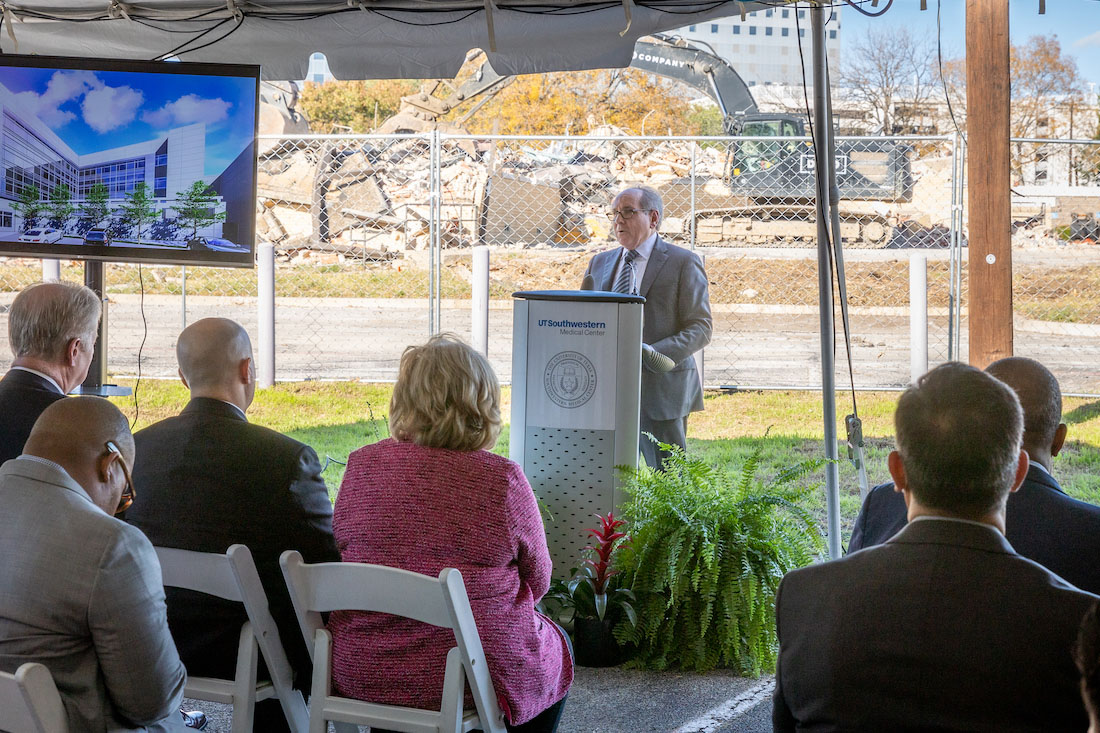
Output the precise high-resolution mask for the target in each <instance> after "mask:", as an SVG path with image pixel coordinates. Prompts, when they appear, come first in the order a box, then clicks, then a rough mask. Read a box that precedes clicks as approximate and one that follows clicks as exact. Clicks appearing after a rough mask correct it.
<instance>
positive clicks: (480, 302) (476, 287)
mask: <svg viewBox="0 0 1100 733" xmlns="http://www.w3.org/2000/svg"><path fill="white" fill-rule="evenodd" d="M473 270H474V277H473V280H472V281H471V284H470V287H471V292H470V345H471V346H473V347H474V349H475V350H476V351H478V352H480V353H481V354H483V355H484V356H489V247H488V246H487V245H484V244H482V245H479V246H477V247H474V253H473Z"/></svg>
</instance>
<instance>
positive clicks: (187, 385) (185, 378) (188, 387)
mask: <svg viewBox="0 0 1100 733" xmlns="http://www.w3.org/2000/svg"><path fill="white" fill-rule="evenodd" d="M176 374H178V375H180V381H181V382H183V386H184V387H187V389H191V385H190V384H188V383H187V377H185V376H183V370H182V369H177V370H176Z"/></svg>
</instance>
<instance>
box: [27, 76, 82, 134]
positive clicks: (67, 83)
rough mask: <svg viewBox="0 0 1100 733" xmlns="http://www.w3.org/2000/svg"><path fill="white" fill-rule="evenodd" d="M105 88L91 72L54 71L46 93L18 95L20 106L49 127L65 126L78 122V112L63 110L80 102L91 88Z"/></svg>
mask: <svg viewBox="0 0 1100 733" xmlns="http://www.w3.org/2000/svg"><path fill="white" fill-rule="evenodd" d="M101 86H103V82H101V81H100V80H99V79H98V78H96V75H95V73H93V72H91V71H55V72H54V73H53V75H52V76H51V77H50V80H49V82H48V83H47V84H46V91H44V92H42V93H41V94H38V93H37V92H33V91H25V92H20V93H18V94H16V95H15V97H16V99H17V100H18V103H19V104H20V106H22V107H23V108H24V109H27V110H28V111H30V112H32V113H33V114H34V115H35V116H36V117H38V119H40V120H42V121H43V122H45V123H46V124H47V125H49V126H50V127H62V126H64V125H66V124H68V123H69V122H72V121H73V120H74V119H76V113H75V112H71V111H69V110H65V109H61V107H62V106H63V105H65V104H67V103H69V102H71V101H73V100H75V99H79V98H80V97H81V96H82V95H83V94H85V93H86V92H87V91H88V90H89V89H94V88H96V87H101Z"/></svg>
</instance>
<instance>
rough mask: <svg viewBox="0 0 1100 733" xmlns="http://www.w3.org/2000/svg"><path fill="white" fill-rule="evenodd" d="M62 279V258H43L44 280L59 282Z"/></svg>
mask: <svg viewBox="0 0 1100 733" xmlns="http://www.w3.org/2000/svg"><path fill="white" fill-rule="evenodd" d="M60 279H61V260H42V282H44V283H48V282H57V281H58V280H60Z"/></svg>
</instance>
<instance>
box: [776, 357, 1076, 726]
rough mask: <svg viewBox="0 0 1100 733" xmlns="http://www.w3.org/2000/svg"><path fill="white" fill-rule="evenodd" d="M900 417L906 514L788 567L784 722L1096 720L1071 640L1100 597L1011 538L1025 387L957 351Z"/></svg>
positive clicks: (1020, 473)
mask: <svg viewBox="0 0 1100 733" xmlns="http://www.w3.org/2000/svg"><path fill="white" fill-rule="evenodd" d="M894 428H895V434H896V440H897V450H895V451H893V452H892V453H890V456H889V459H888V464H887V465H888V466H889V469H890V474H891V475H892V476H893V478H894V482H895V483H896V484H897V486H898V487H899V488H900V489H901V491H902V494H903V495H904V497H905V501H906V504H907V506H908V511H909V523H908V524H907V525H906V527H905V528H904V529H903V530H901V532H899V533H898V534H897V535H896V536H894V537H893V538H892V539H890V540H889V541H888V542H887V543H886V544H884V545H880V546H878V547H872V548H870V549H866V550H863V551H862V552H857V553H855V554H852V555H848V556H847V557H845V558H843V559H840V560H836V561H834V562H827V563H824V564H821V565H815V566H812V567H808V568H803V569H801V570H795V571H793V572H790V573H788V574H787V576H786V577H785V578H784V579H783V581H782V583H781V584H780V586H779V593H778V595H777V597H776V630H777V631H778V634H779V661H778V664H777V667H776V686H775V700H774V708H773V715H772V721H773V728H774V730H775V731H797V730H822V731H824V730H843V731H867V732H868V733H870V732H871V731H928V730H936V731H1041V730H1049V731H1084V730H1085V729H1086V728H1087V727H1088V718H1087V716H1086V714H1085V709H1084V707H1083V706H1082V704H1081V701H1080V695H1079V692H1078V679H1079V678H1078V674H1077V670H1076V668H1075V666H1074V663H1073V645H1074V641H1075V639H1076V636H1077V627H1078V624H1080V622H1081V619H1082V618H1083V617H1084V615H1085V613H1086V611H1087V610H1088V609H1089V607H1090V606H1091V605H1092V603H1093V602H1094V601H1095V600H1096V596H1094V595H1092V594H1090V593H1086V592H1084V591H1081V590H1078V589H1077V588H1074V587H1073V586H1072V585H1070V584H1069V583H1067V582H1065V581H1064V580H1062V579H1061V578H1059V577H1058V576H1056V575H1054V574H1053V573H1051V572H1050V571H1049V570H1047V569H1046V568H1044V567H1042V566H1041V565H1039V564H1038V563H1035V562H1033V561H1031V560H1028V559H1026V558H1024V557H1021V556H1020V555H1018V554H1016V552H1015V551H1014V550H1013V549H1012V546H1011V545H1009V543H1008V542H1007V541H1006V540H1005V538H1004V531H1005V502H1006V500H1007V498H1008V495H1009V493H1010V492H1012V491H1015V490H1016V488H1017V487H1019V486H1020V484H1021V483H1022V482H1023V480H1024V477H1025V476H1026V475H1027V471H1028V456H1027V452H1026V451H1024V450H1022V449H1021V436H1022V432H1023V412H1022V410H1021V408H1020V402H1019V400H1018V399H1017V397H1016V394H1015V392H1013V391H1012V389H1011V388H1010V387H1008V386H1007V385H1005V384H1004V383H1002V382H1000V381H998V380H997V379H995V378H994V377H992V376H990V375H989V374H986V373H985V372H982V371H980V370H978V369H975V368H973V367H970V366H967V365H965V364H960V363H957V362H951V363H947V364H944V365H942V366H939V367H936V368H935V369H933V370H932V371H930V372H928V373H927V374H925V375H924V376H923V377H921V378H920V379H919V380H918V381H917V383H916V384H915V385H913V386H912V387H910V388H909V389H908V390H907V391H906V392H905V393H904V394H903V395H902V396H901V399H900V400H899V401H898V407H897V411H896V412H895V414H894Z"/></svg>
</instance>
